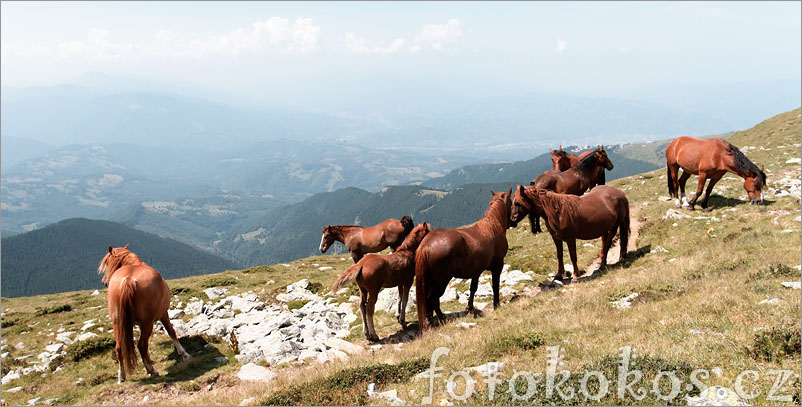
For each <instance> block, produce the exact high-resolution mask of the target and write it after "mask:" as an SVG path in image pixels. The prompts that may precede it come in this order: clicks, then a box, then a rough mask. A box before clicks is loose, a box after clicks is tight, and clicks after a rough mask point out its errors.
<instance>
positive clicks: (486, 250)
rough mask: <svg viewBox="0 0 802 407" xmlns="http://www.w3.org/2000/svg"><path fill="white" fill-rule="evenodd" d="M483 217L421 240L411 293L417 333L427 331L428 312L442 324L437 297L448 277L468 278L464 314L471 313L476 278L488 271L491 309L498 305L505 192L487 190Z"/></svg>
mask: <svg viewBox="0 0 802 407" xmlns="http://www.w3.org/2000/svg"><path fill="white" fill-rule="evenodd" d="M490 193H491V194H492V195H493V198H492V199H491V200H490V204H489V206H488V209H487V211H485V216H484V217H483V218H482V219H480V220H479V221H478V222H476V223H474V224H473V225H471V226H468V227H466V228H462V229H445V228H439V229H435V230H433V231H431V232H429V234H428V235H426V237H424V238H423V241H422V242H421V244H420V246H419V247H418V251H417V253H415V294H416V296H417V308H418V324H419V326H420V329H421V331H423V330H426V329H428V328H429V326H430V324H431V312H432V310H434V312H436V313H437V316H438V318H439V319H440V321H444V320H445V318H444V315H443V312H442V311H441V310H440V296H441V295H443V292H445V289H446V286H447V285H448V282H449V281H450V280H451V278H452V277H456V278H464V279H471V292H470V295H469V297H468V308H467V310H468V312H473V310H474V309H473V297H474V294H475V293H476V289H477V288H478V286H479V275H481V274H482V272H483V271H485V270H490V272H491V275H492V278H493V308H498V305H499V294H498V289H499V277H500V275H501V269H502V267H503V266H504V256H506V255H507V247H508V246H507V227H508V223H509V217H510V207H511V205H512V201H511V200H510V194H511V193H512V188H510V191H509V192H493V191H490Z"/></svg>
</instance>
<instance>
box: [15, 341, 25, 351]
mask: <svg viewBox="0 0 802 407" xmlns="http://www.w3.org/2000/svg"><path fill="white" fill-rule="evenodd" d="M14 349H16V350H23V349H25V344H24V343H22V342H20V343H18V344H16V345H14Z"/></svg>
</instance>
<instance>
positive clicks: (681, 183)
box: [677, 171, 691, 208]
mask: <svg viewBox="0 0 802 407" xmlns="http://www.w3.org/2000/svg"><path fill="white" fill-rule="evenodd" d="M690 177H691V173H690V172H688V171H682V176H681V177H679V181H678V182H679V189H680V191H681V194H682V201H680V199H679V198H677V208H681V207H682V205H687V204H688V198H686V197H685V183H686V182H688V178H690Z"/></svg>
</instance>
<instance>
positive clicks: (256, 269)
mask: <svg viewBox="0 0 802 407" xmlns="http://www.w3.org/2000/svg"><path fill="white" fill-rule="evenodd" d="M242 272H243V273H245V274H249V273H275V272H276V269H274V268H273V267H270V266H256V267H251V268H248V269H245V270H242Z"/></svg>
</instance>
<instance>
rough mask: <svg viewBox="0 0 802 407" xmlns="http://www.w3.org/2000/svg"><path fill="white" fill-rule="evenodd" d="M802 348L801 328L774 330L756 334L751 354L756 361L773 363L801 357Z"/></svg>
mask: <svg viewBox="0 0 802 407" xmlns="http://www.w3.org/2000/svg"><path fill="white" fill-rule="evenodd" d="M801 346H802V337H800V331H799V328H791V329H786V328H772V329H771V330H768V331H763V332H758V333H756V334H755V339H754V340H753V341H752V348H751V349H750V352H751V354H752V357H753V358H754V359H756V360H765V361H768V362H772V361H775V360H779V359H782V358H786V357H791V356H793V355H799V354H800V347H801Z"/></svg>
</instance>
